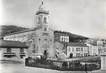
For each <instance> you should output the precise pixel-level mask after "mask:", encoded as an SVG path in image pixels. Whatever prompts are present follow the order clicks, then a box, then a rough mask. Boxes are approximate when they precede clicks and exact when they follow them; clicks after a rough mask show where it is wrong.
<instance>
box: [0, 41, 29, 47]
mask: <svg viewBox="0 0 106 73" xmlns="http://www.w3.org/2000/svg"><path fill="white" fill-rule="evenodd" d="M0 48H28V46H27V45H26V44H25V43H22V42H19V41H8V40H0Z"/></svg>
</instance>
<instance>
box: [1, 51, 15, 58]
mask: <svg viewBox="0 0 106 73" xmlns="http://www.w3.org/2000/svg"><path fill="white" fill-rule="evenodd" d="M3 56H4V57H13V56H16V54H15V53H12V52H9V53H3Z"/></svg>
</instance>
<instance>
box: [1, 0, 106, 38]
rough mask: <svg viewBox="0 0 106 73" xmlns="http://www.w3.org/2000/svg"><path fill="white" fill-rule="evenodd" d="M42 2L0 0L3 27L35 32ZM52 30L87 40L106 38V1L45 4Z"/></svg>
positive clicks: (67, 0) (52, 1)
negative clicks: (14, 27) (72, 34)
mask: <svg viewBox="0 0 106 73" xmlns="http://www.w3.org/2000/svg"><path fill="white" fill-rule="evenodd" d="M40 4H41V0H0V25H18V26H22V27H27V28H33V27H34V26H35V25H36V24H35V23H34V20H35V19H34V17H35V13H36V11H37V10H38V8H39V5H40ZM44 8H45V9H46V10H49V12H50V15H49V24H48V25H49V26H51V27H53V29H55V30H61V31H67V32H71V33H74V34H79V35H83V36H87V37H96V38H99V37H100V38H106V0H44Z"/></svg>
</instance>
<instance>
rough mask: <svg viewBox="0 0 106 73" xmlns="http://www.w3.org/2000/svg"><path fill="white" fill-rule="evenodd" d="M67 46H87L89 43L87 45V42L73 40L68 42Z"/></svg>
mask: <svg viewBox="0 0 106 73" xmlns="http://www.w3.org/2000/svg"><path fill="white" fill-rule="evenodd" d="M67 46H79V47H87V45H86V44H84V43H73V42H71V43H68V44H67Z"/></svg>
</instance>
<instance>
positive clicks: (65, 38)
mask: <svg viewBox="0 0 106 73" xmlns="http://www.w3.org/2000/svg"><path fill="white" fill-rule="evenodd" d="M60 41H62V42H69V36H60Z"/></svg>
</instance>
